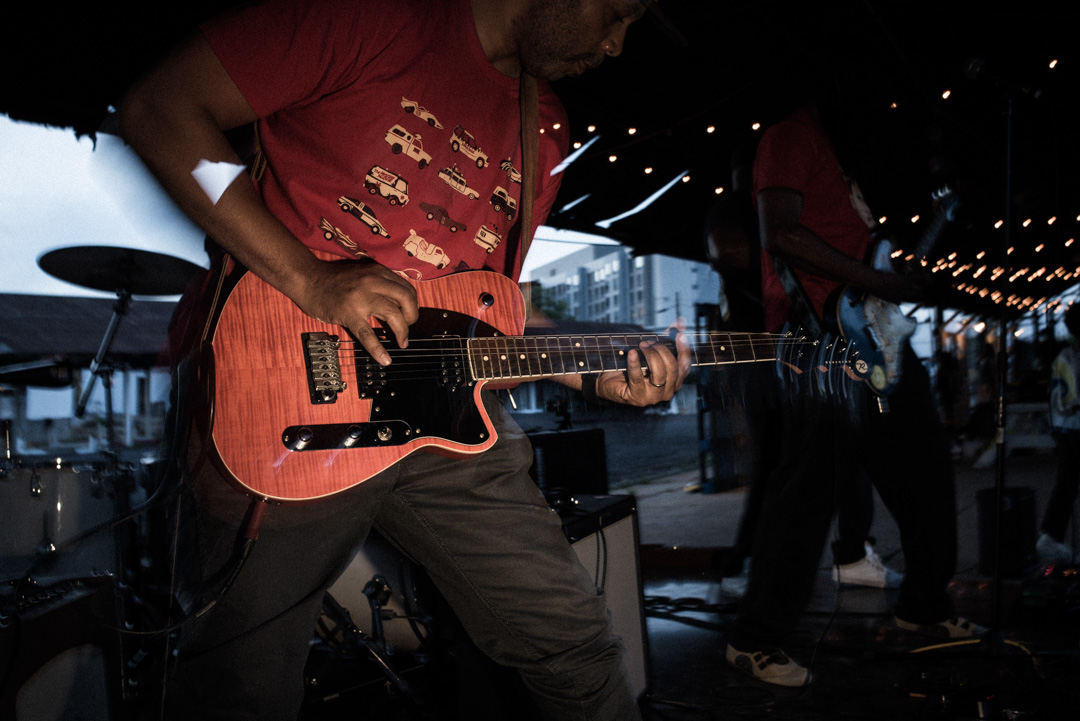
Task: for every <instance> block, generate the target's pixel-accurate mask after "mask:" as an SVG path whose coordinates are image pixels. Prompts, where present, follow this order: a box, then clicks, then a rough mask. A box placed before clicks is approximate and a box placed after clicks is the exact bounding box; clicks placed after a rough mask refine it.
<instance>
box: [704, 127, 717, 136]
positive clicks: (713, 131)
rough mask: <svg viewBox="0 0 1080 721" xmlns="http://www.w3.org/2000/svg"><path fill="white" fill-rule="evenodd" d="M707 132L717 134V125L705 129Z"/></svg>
mask: <svg viewBox="0 0 1080 721" xmlns="http://www.w3.org/2000/svg"><path fill="white" fill-rule="evenodd" d="M705 132H706V133H709V134H712V133H715V132H716V126H715V125H710V126H709V127H707V128H705Z"/></svg>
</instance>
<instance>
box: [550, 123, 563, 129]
mask: <svg viewBox="0 0 1080 721" xmlns="http://www.w3.org/2000/svg"><path fill="white" fill-rule="evenodd" d="M561 127H562V123H555V124H554V125H552V126H551V129H552V130H558V129H559V128H561Z"/></svg>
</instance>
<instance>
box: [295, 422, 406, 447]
mask: <svg viewBox="0 0 1080 721" xmlns="http://www.w3.org/2000/svg"><path fill="white" fill-rule="evenodd" d="M413 438H414V434H413V431H412V427H411V426H410V425H409V424H408V423H406V422H405V421H381V422H378V423H322V424H312V425H307V426H289V427H288V428H286V429H285V430H284V431H283V432H282V434H281V442H282V444H283V445H284V446H285V447H286V448H288V449H289V450H290V451H332V450H340V449H343V448H373V447H376V446H400V445H403V444H405V443H408V442H409V441H411V440H412V439H413Z"/></svg>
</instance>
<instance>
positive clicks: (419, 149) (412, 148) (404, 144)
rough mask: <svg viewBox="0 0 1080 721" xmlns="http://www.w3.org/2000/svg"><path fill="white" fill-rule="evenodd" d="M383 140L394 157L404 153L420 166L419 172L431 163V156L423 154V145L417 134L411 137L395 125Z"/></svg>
mask: <svg viewBox="0 0 1080 721" xmlns="http://www.w3.org/2000/svg"><path fill="white" fill-rule="evenodd" d="M385 140H386V142H387V144H388V145H389V146H390V150H391V151H392V152H393V153H394V155H397V154H399V153H405V155H407V156H409V157H410V158H412V159H413V160H415V161H416V162H417V163H418V164H419V165H420V170H423V169H424V168H426V167H427V166H428V163H430V162H431V156H430V155H428V154H427V153H425V152H424V144H423V143H421V142H420V135H419V134H417V135H413V134H412V133H410V132H409V131H407V130H405V128H403V127H401V126H400V125H395V126H394V127H392V128H390V129H389V130H387V131H386V136H385Z"/></svg>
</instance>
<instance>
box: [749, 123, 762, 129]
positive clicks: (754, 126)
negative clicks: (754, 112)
mask: <svg viewBox="0 0 1080 721" xmlns="http://www.w3.org/2000/svg"><path fill="white" fill-rule="evenodd" d="M750 129H751V130H761V123H754V124H753V125H751V126H750Z"/></svg>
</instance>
